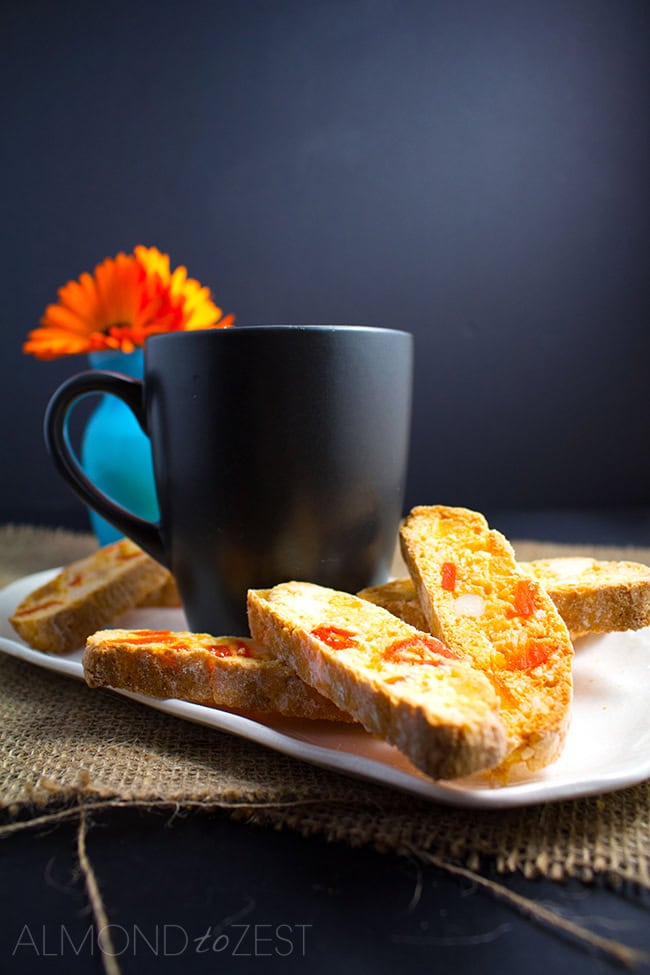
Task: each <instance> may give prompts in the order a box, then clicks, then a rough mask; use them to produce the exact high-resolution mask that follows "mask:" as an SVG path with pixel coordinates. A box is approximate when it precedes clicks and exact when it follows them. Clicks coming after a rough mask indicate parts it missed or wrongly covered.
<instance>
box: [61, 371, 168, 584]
mask: <svg viewBox="0 0 650 975" xmlns="http://www.w3.org/2000/svg"><path fill="white" fill-rule="evenodd" d="M89 393H109V394H110V395H112V396H117V397H118V399H121V400H122V402H123V403H125V404H126V406H128V407H129V409H130V410H131V411H132V412H133V414H134V416H135V418H136V420H137V421H138V423H139V424H140V427H141V428H142V431H143V432H144V433H145V434H146V435H147V436H148V433H147V428H146V419H145V412H144V402H143V395H142V393H143V384H142V382H141V381H140V380H139V379H132V378H131V377H130V376H123V375H122V374H121V373H117V372H107V371H104V370H100V369H97V370H91V371H88V372H81V373H79V374H78V375H76V376H72V378H71V379H68V380H66V382H64V383H62V384H61V386H59V388H58V389H57V390H56V392H55V393H54V395H53V396H52V398H51V399H50V401H49V403H48V405H47V410H46V412H45V422H44V428H43V432H44V435H45V443H46V445H47V449H48V451H49V452H50V455H51V457H52V460H53V461H54V465H55V467H56V468H57V470H58V471H59V473H60V474H61V475H62V477H63V478H64V480H66V481H67V482H68V484H69V485H70V487H71V488H72V490H73V491H74V492H75V494H77V495H78V497H80V498H81V500H82V501H83V502H85V504H87V505H89V506H90V507H91V508H93V509H94V510H95V511H97V512H98V514H100V515H102V517H104V518H106V520H107V521H110V523H111V524H112V525H114V526H115V527H116V528H117V529H118V530H119V531H121V532H124V534H125V535H128V537H129V538H131V539H132V540H133V541H134V542H135V543H136V544H137V545H139V546H140V548H143V549H144V550H145V552H148V553H149V555H151V556H152V557H153V558H154V559H155V560H156V561H157V562H160V563H162V564H163V565H167V559H166V557H165V553H164V547H163V543H162V537H161V533H160V524H156V523H154V522H152V521H147V520H146V519H144V518H140V517H139V516H138V515H134V514H133V513H132V512H131V511H128V510H127V509H126V508H124V507H122V505H121V504H118V503H117V502H116V501H113V500H112V499H111V498H109V497H108V496H107V495H106V494H104V493H103V492H102V491H100V490H99V488H98V487H97V486H96V485H95V484H93V482H92V481H91V480H90V479H89V478H88V477H87V476H86V474H85V473H84V471H83V468H82V467H81V464H80V463H79V461H78V460H77V457H76V455H75V452H74V450H73V448H72V445H71V443H70V435H69V433H68V418H69V413H70V410H71V409H72V407H73V406H74V404H75V403H76V402H77V401H78V400H80V399H82V398H83V397H84V396H87V395H88V394H89Z"/></svg>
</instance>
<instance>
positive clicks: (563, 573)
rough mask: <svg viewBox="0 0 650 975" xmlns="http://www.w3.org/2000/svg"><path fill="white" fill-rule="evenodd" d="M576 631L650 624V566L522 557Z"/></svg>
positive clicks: (615, 629) (522, 565) (527, 569)
mask: <svg viewBox="0 0 650 975" xmlns="http://www.w3.org/2000/svg"><path fill="white" fill-rule="evenodd" d="M519 566H520V568H521V570H522V571H523V572H527V573H529V574H530V575H532V576H533V577H534V578H535V579H537V580H538V582H540V583H541V585H542V586H543V587H544V588H545V589H546V591H547V592H548V594H549V596H550V597H551V599H552V600H553V602H554V603H555V605H556V606H557V608H558V610H559V613H560V616H561V617H562V619H563V620H564V622H565V623H566V625H567V626H568V628H569V630H570V631H571V633H572V634H574V635H575V636H578V635H581V634H584V633H613V632H620V631H622V630H640V629H642V628H643V627H644V626H650V566H647V565H642V564H641V563H639V562H625V561H622V562H605V561H600V560H598V559H590V558H581V557H578V556H573V557H566V558H559V559H537V560H536V561H534V562H520V563H519Z"/></svg>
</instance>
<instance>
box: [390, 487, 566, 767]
mask: <svg viewBox="0 0 650 975" xmlns="http://www.w3.org/2000/svg"><path fill="white" fill-rule="evenodd" d="M400 541H401V547H402V554H403V556H404V559H405V561H406V564H407V566H408V569H409V572H410V574H411V578H412V579H413V583H414V585H415V589H416V592H417V595H418V600H419V603H420V608H421V609H422V612H423V614H424V618H425V620H426V624H427V629H428V630H429V631H430V632H431V633H432V634H434V635H435V636H437V637H438V638H439V639H440V640H442V641H443V642H444V643H446V644H447V646H449V647H450V648H451V649H452V650H455V651H457V652H458V653H459V654H461V655H463V656H464V657H465V658H466V659H467V660H470V661H471V662H472V664H473V665H474V666H475V667H477V668H478V669H479V670H480V671H482V672H483V673H484V674H485V675H486V676H487V677H488V678H489V680H490V681H491V683H492V685H493V686H494V688H495V690H496V691H497V693H498V695H499V698H500V702H501V709H500V713H501V717H502V719H503V722H504V724H505V727H506V732H507V736H508V756H507V758H506V760H505V762H504V763H503V765H502V767H501V769H500V773H502V774H503V776H504V777H507V776H508V775H509V774H510V773H511V772H514V771H515V767H516V766H518V765H521V766H525V768H526V769H527V770H528V771H534V770H537V769H539V768H542V767H543V766H545V765H548V764H549V763H550V762H552V761H554V760H555V759H556V758H557V757H558V755H559V754H560V751H561V748H562V745H563V743H564V740H565V737H566V732H567V728H568V724H569V713H570V705H571V697H572V675H571V670H572V658H573V645H572V643H571V639H570V637H569V633H568V630H567V628H566V625H565V624H564V622H563V620H562V618H561V617H560V615H559V613H558V611H557V609H556V608H555V606H554V604H553V602H552V600H551V598H550V596H549V595H548V594H547V592H546V591H545V589H544V588H543V586H541V585H540V583H539V582H537V581H536V580H533V579H531V578H530V577H529V576H527V575H525V574H524V573H523V572H522V571H521V569H520V568H519V567H518V565H517V563H516V561H515V555H514V552H513V549H512V547H511V545H510V543H509V542H508V541H507V539H506V538H504V536H503V535H501V534H500V533H499V532H497V531H492V530H490V528H489V526H488V523H487V521H486V520H485V518H484V517H483V515H481V514H479V513H478V512H474V511H469V510H467V509H465V508H448V507H444V506H442V505H438V506H432V507H418V508H414V509H413V511H412V512H411V513H410V515H409V516H408V518H407V519H406V520H405V522H404V523H403V525H402V527H401V529H400ZM517 771H520V770H517Z"/></svg>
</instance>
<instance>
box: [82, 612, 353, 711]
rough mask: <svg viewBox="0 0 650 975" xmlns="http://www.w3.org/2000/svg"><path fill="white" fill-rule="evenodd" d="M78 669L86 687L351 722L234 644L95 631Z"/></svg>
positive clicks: (239, 641)
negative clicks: (81, 665)
mask: <svg viewBox="0 0 650 975" xmlns="http://www.w3.org/2000/svg"><path fill="white" fill-rule="evenodd" d="M83 669H84V678H85V680H86V683H87V684H88V686H89V687H115V688H119V689H121V690H127V691H134V692H137V693H138V694H147V695H149V696H150V697H160V698H169V697H173V698H178V699H179V700H181V701H189V702H191V703H193V704H203V705H207V706H208V707H222V708H229V709H232V710H235V711H252V712H270V713H275V714H282V715H285V716H287V717H292V718H310V719H312V720H321V721H346V722H350V721H351V720H352V719H351V718H350V716H349V715H347V714H344V713H342V712H341V711H340V710H339V709H338V708H336V707H335V706H334V705H333V704H332V703H331V702H330V701H328V700H327V699H326V698H324V697H322V695H320V694H318V693H317V692H316V691H315V690H313V688H311V687H309V686H308V685H307V684H305V683H304V682H303V681H301V680H300V678H299V677H297V676H296V674H295V673H294V672H293V671H292V670H291V669H290V668H289V667H287V666H286V665H285V664H283V663H281V662H280V661H279V660H274V659H273V657H272V656H271V654H270V653H269V652H268V651H267V650H265V648H264V647H261V646H259V645H258V644H256V643H255V642H254V641H253V640H249V639H244V638H239V637H228V636H222V637H214V636H210V635H209V634H207V633H189V632H184V631H179V632H172V631H170V630H118V629H115V630H100V631H99V632H97V633H93V634H92V636H90V637H89V638H88V641H87V643H86V648H85V650H84V654H83Z"/></svg>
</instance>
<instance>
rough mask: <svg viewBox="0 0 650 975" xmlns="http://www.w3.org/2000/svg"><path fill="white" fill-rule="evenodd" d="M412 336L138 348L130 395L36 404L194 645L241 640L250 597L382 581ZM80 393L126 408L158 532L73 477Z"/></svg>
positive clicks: (189, 341) (52, 442)
mask: <svg viewBox="0 0 650 975" xmlns="http://www.w3.org/2000/svg"><path fill="white" fill-rule="evenodd" d="M412 358H413V350H412V336H411V335H410V334H408V333H406V332H400V331H396V330H392V329H383V328H369V327H365V326H347V325H343V326H303V325H277V326H276V325H272V326H271V325H262V326H237V327H235V328H232V329H223V330H222V329H215V330H206V331H194V332H172V333H167V334H164V335H158V336H154V337H152V338H150V339H148V341H147V343H146V346H145V370H144V379H143V380H142V381H139V380H136V379H132V378H129V377H126V376H122V375H119V374H117V373H111V372H102V371H93V372H86V373H81V374H79V375H77V376H74V377H72V379H69V380H68V381H67V382H65V383H63V385H62V386H60V387H59V389H58V390H57V391H56V393H55V394H54V396H53V397H52V399H51V400H50V403H49V405H48V410H47V415H46V420H45V438H46V443H47V445H48V448H49V450H50V452H51V455H52V457H53V459H54V462H55V464H56V466H57V468H58V469H59V471H60V472H61V474H62V475H63V477H64V478H65V479H66V481H67V482H68V484H69V485H70V486H71V487H72V489H73V490H74V491H75V492H76V493H77V494H78V496H79V497H80V498H81V499H82V500H83V501H84V502H85V503H86V504H88V505H89V506H90V507H91V508H93V509H94V510H95V511H97V512H98V513H99V514H100V515H102V516H103V517H104V518H106V519H107V520H108V521H109V522H111V523H112V524H113V525H115V527H116V528H118V529H119V530H120V531H121V532H124V534H125V535H128V536H129V537H130V538H132V539H133V541H135V542H136V543H137V544H138V545H140V546H141V547H142V548H143V549H145V551H147V552H148V553H149V554H150V555H152V556H153V558H155V559H157V560H158V561H159V562H161V563H163V564H164V565H165V566H167V567H168V568H169V569H170V570H171V572H172V573H173V574H174V576H175V578H176V582H177V584H178V588H179V591H180V594H181V599H182V601H183V606H184V609H185V613H186V616H187V619H188V623H189V625H190V627H191V628H192V630H195V631H201V632H208V633H212V634H213V635H215V636H216V635H222V634H228V635H241V634H245V633H246V632H247V627H246V592H247V590H248V589H249V588H266V587H270V586H273V585H275V584H276V583H280V582H286V581H288V580H292V579H293V580H300V581H308V582H316V583H319V584H321V585H325V586H331V587H332V588H336V589H342V590H346V591H348V592H356V591H357V590H358V589H361V588H362V587H364V586H369V585H374V584H377V583H379V582H383V581H384V580H385V579H386V578H387V576H388V572H389V567H390V563H391V559H392V556H393V552H394V548H395V543H396V537H397V529H398V522H399V519H400V516H401V514H402V503H403V494H404V482H405V473H406V461H407V452H408V442H409V430H410V412H411V385H412ZM88 393H112V394H113V395H114V396H117V397H119V398H120V399H121V400H123V402H124V403H126V404H127V405H128V406H129V407H130V408H131V409H132V410H133V413H134V414H135V416H136V417H137V419H138V421H139V423H140V425H141V426H142V428H143V430H144V431H145V433H146V434H147V435H148V436H149V438H150V440H151V446H152V453H153V463H154V472H155V481H156V490H157V494H158V504H159V508H160V521H159V523H157V524H155V523H153V522H149V521H146V520H144V519H142V518H140V517H138V516H137V515H136V514H133V513H131V512H128V511H126V510H125V509H124V508H122V507H121V506H120V505H118V504H116V503H115V502H114V501H112V500H111V499H110V498H109V497H107V496H106V495H105V494H103V493H102V492H101V491H100V490H99V489H98V488H97V487H96V486H95V485H94V484H93V483H92V482H91V481H90V480H89V479H88V478H87V477H86V475H85V474H84V472H83V470H82V469H81V467H80V465H79V462H78V460H77V458H76V456H75V454H74V451H73V450H72V448H71V446H70V441H69V437H68V434H67V419H68V415H69V411H70V409H71V407H72V406H73V404H74V403H75V402H76V401H77V400H79V399H80V398H81V397H83V396H85V395H87V394H88Z"/></svg>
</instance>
